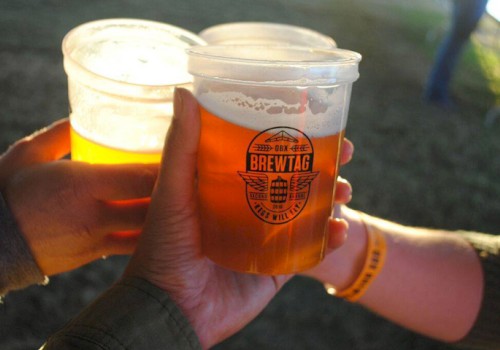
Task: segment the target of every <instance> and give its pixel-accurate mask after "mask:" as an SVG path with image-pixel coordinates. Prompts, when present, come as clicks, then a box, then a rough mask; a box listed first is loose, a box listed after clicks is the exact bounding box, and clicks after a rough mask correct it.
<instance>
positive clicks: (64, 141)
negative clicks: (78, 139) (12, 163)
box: [6, 119, 71, 165]
mask: <svg viewBox="0 0 500 350" xmlns="http://www.w3.org/2000/svg"><path fill="white" fill-rule="evenodd" d="M70 144H71V142H70V135H69V121H68V119H61V120H58V121H56V122H54V123H53V124H51V125H50V126H48V127H46V128H43V129H41V130H38V131H36V132H35V133H33V134H32V135H30V136H27V137H25V138H23V139H21V140H19V141H17V142H16V143H15V144H14V145H12V146H11V148H10V149H9V150H8V151H7V153H6V156H7V155H8V154H13V156H12V157H15V158H17V159H19V160H20V161H22V163H23V164H25V165H29V164H36V163H44V162H50V161H53V160H57V159H60V158H62V157H64V156H65V155H66V154H68V153H69V151H70Z"/></svg>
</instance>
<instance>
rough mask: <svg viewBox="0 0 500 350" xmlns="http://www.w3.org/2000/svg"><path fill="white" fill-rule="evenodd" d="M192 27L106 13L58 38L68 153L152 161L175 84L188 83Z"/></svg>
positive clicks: (89, 158)
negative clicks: (65, 93)
mask: <svg viewBox="0 0 500 350" xmlns="http://www.w3.org/2000/svg"><path fill="white" fill-rule="evenodd" d="M204 44H205V42H204V41H203V40H202V39H201V38H199V37H198V36H197V35H196V34H194V33H191V32H188V31H186V30H184V29H181V28H178V27H175V26H171V25H168V24H164V23H159V22H153V21H145V20H137V19H106V20H98V21H93V22H89V23H85V24H83V25H80V26H78V27H76V28H74V29H73V30H71V31H70V32H69V33H68V34H67V35H66V36H65V38H64V40H63V43H62V50H63V54H64V69H65V71H66V73H67V75H68V94H69V102H70V108H71V114H70V121H71V156H72V159H73V160H79V161H86V162H90V163H157V162H159V161H160V158H161V150H162V148H163V142H164V139H165V135H166V132H167V129H168V127H169V125H170V121H171V117H172V110H173V108H172V99H173V91H174V88H175V86H184V87H188V88H190V87H191V82H192V77H191V76H190V75H189V74H188V73H187V55H186V52H185V49H186V48H188V47H190V46H192V45H204Z"/></svg>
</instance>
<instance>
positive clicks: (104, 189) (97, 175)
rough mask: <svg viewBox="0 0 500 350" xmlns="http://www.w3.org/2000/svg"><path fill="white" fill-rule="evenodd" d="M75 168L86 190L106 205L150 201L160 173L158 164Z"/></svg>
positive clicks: (94, 165) (99, 165) (102, 165)
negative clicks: (132, 200) (135, 199)
mask: <svg viewBox="0 0 500 350" xmlns="http://www.w3.org/2000/svg"><path fill="white" fill-rule="evenodd" d="M73 164H75V165H74V166H77V167H79V168H80V173H79V177H78V178H79V181H83V183H82V188H84V189H85V190H86V191H88V193H89V194H90V195H91V196H92V197H93V198H96V199H98V200H104V201H119V200H126V199H134V198H145V197H150V196H151V193H152V191H153V188H154V185H155V182H156V178H157V177H158V171H159V166H158V165H157V164H93V165H92V164H86V163H78V165H76V164H77V163H73Z"/></svg>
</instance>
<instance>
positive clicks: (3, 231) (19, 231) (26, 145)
mask: <svg viewBox="0 0 500 350" xmlns="http://www.w3.org/2000/svg"><path fill="white" fill-rule="evenodd" d="M68 152H69V123H68V121H67V120H61V121H59V122H57V123H54V124H53V125H51V126H50V127H48V128H46V129H43V130H41V131H39V132H37V133H35V134H33V135H32V136H29V137H26V138H24V139H22V140H19V141H18V142H16V143H15V144H14V145H12V146H11V147H10V148H9V150H8V151H7V152H5V153H4V154H3V155H2V156H1V157H0V196H1V197H2V198H3V200H4V202H2V208H1V212H0V215H1V217H0V253H1V254H0V274H1V275H0V295H1V294H4V293H6V292H8V291H9V290H14V289H19V288H23V287H26V286H28V285H29V284H33V283H39V282H41V281H43V280H44V277H43V275H54V274H58V273H61V272H65V271H69V270H72V269H75V268H77V267H79V266H82V265H84V264H86V263H88V262H91V261H93V260H96V259H99V258H101V257H102V256H103V255H113V254H131V253H132V251H133V250H134V248H135V245H136V241H137V237H138V234H139V232H140V230H141V228H142V225H143V223H144V219H145V215H146V211H147V208H148V205H149V199H147V198H146V197H149V196H150V195H151V192H152V189H153V185H154V182H155V180H156V175H157V171H158V166H157V165H140V164H129V165H91V164H86V163H80V162H72V161H68V160H64V159H61V158H62V157H64V156H65V155H66V154H67V153H68Z"/></svg>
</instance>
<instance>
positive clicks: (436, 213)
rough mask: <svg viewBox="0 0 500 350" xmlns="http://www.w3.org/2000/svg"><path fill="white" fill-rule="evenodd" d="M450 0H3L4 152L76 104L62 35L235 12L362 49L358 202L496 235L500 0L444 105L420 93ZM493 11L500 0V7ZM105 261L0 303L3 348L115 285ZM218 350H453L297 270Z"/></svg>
mask: <svg viewBox="0 0 500 350" xmlns="http://www.w3.org/2000/svg"><path fill="white" fill-rule="evenodd" d="M451 1H452V0H420V1H413V0H252V1H234V0H212V1H205V0H183V1H171V0H140V1H139V0H107V1H98V0H85V1H83V0H81V1H77V0H64V1H63V0H37V1H33V0H2V1H1V2H0V30H1V33H2V34H1V35H0V67H1V68H0V106H1V108H0V151H1V152H3V151H4V150H5V149H6V148H7V147H8V145H9V144H11V143H12V142H13V141H15V140H16V139H18V138H20V137H22V136H25V135H27V134H29V133H31V132H33V131H35V130H37V129H39V128H41V127H43V126H45V125H47V124H49V123H50V122H52V121H55V120H57V119H59V118H63V117H66V116H67V114H68V102H67V82H66V76H65V73H64V70H63V66H62V53H61V50H60V45H61V41H62V38H63V36H64V35H65V33H66V32H68V31H69V30H70V29H71V28H73V27H75V26H77V25H79V24H81V23H83V22H87V21H91V20H95V19H101V18H112V17H132V18H143V19H150V20H156V21H162V22H167V23H170V24H173V25H177V26H180V27H184V28H186V29H188V30H191V31H193V32H199V31H200V30H202V29H204V28H206V27H209V26H211V25H215V24H219V23H224V22H235V21H269V22H278V23H288V24H295V25H299V26H304V27H309V28H311V29H315V30H317V31H320V32H322V33H324V34H326V35H329V36H332V37H333V38H334V39H335V40H336V41H337V44H338V45H339V47H341V48H347V49H351V50H354V51H357V52H360V53H361V54H362V55H363V61H362V62H361V66H360V74H361V77H360V79H359V80H358V81H357V82H356V83H355V84H354V88H353V94H352V99H351V108H350V114H349V122H348V128H347V137H349V138H350V139H351V140H352V141H353V142H354V144H355V146H356V152H355V158H354V160H353V161H352V162H351V163H350V164H349V165H348V166H346V167H345V168H343V169H342V170H341V175H342V176H344V177H346V178H348V179H349V180H350V181H351V183H352V185H353V187H354V197H353V200H352V204H351V206H352V207H354V208H357V209H361V210H364V211H366V212H368V213H370V214H374V215H378V216H382V217H385V218H388V219H391V220H396V221H398V222H401V223H404V224H408V225H418V226H428V227H440V228H446V229H452V230H454V229H468V230H476V231H483V232H489V233H500V137H499V135H500V115H499V112H498V108H499V107H498V106H499V105H500V26H499V23H498V17H497V18H496V19H495V18H494V16H492V14H494V7H495V4H498V2H499V1H498V0H490V4H489V7H490V9H489V11H490V13H486V14H485V15H484V16H483V17H482V18H481V20H480V22H479V25H478V27H477V29H476V30H475V32H474V33H473V34H472V36H471V40H470V43H469V45H468V46H467V48H466V49H465V51H464V52H463V55H462V57H461V58H460V61H459V64H458V67H457V70H456V74H454V77H453V82H452V86H451V93H452V97H453V98H454V101H455V102H456V105H455V106H454V108H447V109H442V108H439V107H437V106H435V105H428V104H426V103H425V102H424V100H423V99H422V94H423V89H424V86H425V83H426V80H427V76H428V74H429V71H430V69H431V66H432V63H433V60H434V57H435V55H436V52H437V49H438V46H439V44H440V42H441V40H442V39H443V38H444V36H445V35H446V32H447V29H448V25H449V23H450V8H451V5H450V4H451ZM497 7H498V6H497ZM126 262H127V258H126V257H111V258H108V259H107V260H102V261H98V262H95V263H92V264H90V265H88V266H86V267H84V268H82V269H79V270H77V271H74V272H71V273H66V274H63V275H60V276H56V277H53V278H51V282H50V284H49V285H48V286H46V287H41V286H34V287H30V288H28V289H26V290H24V291H20V292H15V293H11V294H10V295H8V296H7V297H6V299H5V302H4V303H3V304H2V305H0V348H1V349H5V350H14V349H16V350H17V349H19V350H21V349H38V348H39V347H40V345H41V344H42V343H43V342H44V340H45V339H46V338H47V337H48V336H49V335H50V334H52V333H53V332H55V331H56V330H57V329H58V328H60V327H61V326H62V325H63V324H64V323H65V322H66V321H67V320H68V319H69V318H71V317H72V316H73V315H75V314H76V313H77V312H78V311H79V310H80V309H81V308H82V307H84V306H85V305H87V304H88V303H89V302H91V301H92V300H93V299H94V298H95V297H96V296H97V295H98V294H99V293H100V292H102V291H103V290H104V289H105V288H107V287H108V286H109V285H110V284H112V283H113V282H114V281H115V280H116V279H117V278H118V277H119V276H120V275H121V272H122V270H123V268H124V266H125V264H126ZM216 348H217V349H287V350H289V349H291V350H295V349H297V350H298V349H318V350H321V349H346V350H347V349H349V350H352V349H398V350H406V349H419V350H420V349H422V350H423V349H426V350H427V349H451V347H450V346H448V345H445V344H441V343H439V342H436V341H434V340H431V339H428V338H425V337H422V336H419V335H417V334H414V333H412V332H410V331H407V330H404V329H402V328H400V327H398V326H396V325H394V324H392V323H390V322H388V321H386V320H384V319H382V318H379V317H378V316H376V315H374V314H372V313H370V312H368V311H366V310H364V309H363V308H361V307H360V306H357V305H351V304H349V303H347V302H344V301H340V300H336V299H334V298H333V297H330V296H328V295H327V294H326V293H325V291H324V289H323V287H322V286H321V285H320V284H319V283H317V282H315V281H311V280H308V279H305V278H302V277H296V278H294V279H293V280H292V281H291V282H290V283H289V284H288V285H287V286H285V288H284V289H283V290H282V291H281V292H280V293H279V295H278V296H277V298H276V299H274V300H273V301H272V302H271V304H270V305H269V306H268V307H267V308H266V310H265V311H264V312H263V313H262V314H261V315H260V316H259V317H258V318H257V319H256V320H255V321H254V322H252V323H251V324H250V325H248V326H247V327H246V328H245V329H244V330H243V331H241V332H240V333H238V334H236V335H235V336H233V337H232V338H230V339H228V340H227V341H225V342H224V343H222V344H220V345H218V346H217V347H216Z"/></svg>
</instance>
